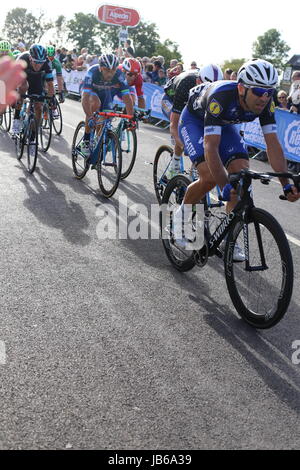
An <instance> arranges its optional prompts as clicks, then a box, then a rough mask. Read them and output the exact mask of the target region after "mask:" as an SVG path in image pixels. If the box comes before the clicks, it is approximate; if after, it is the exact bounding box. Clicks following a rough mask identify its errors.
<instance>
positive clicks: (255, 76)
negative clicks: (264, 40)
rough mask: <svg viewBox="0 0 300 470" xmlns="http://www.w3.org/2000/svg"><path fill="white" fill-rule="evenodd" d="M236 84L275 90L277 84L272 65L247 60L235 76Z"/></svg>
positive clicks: (265, 62) (275, 73)
mask: <svg viewBox="0 0 300 470" xmlns="http://www.w3.org/2000/svg"><path fill="white" fill-rule="evenodd" d="M237 80H238V82H241V83H244V84H245V85H250V86H262V87H268V88H275V87H276V85H277V82H278V73H277V70H276V69H275V67H274V65H272V64H271V63H270V62H267V61H266V60H263V59H252V60H248V62H246V63H245V64H244V65H242V67H241V68H240V70H239V71H238V74H237Z"/></svg>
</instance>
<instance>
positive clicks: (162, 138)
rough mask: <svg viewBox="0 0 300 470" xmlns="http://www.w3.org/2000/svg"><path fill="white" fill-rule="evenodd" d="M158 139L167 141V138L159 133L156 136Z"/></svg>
mask: <svg viewBox="0 0 300 470" xmlns="http://www.w3.org/2000/svg"><path fill="white" fill-rule="evenodd" d="M155 137H156V138H157V139H159V140H163V141H164V142H167V140H166V138H165V137H159V136H158V135H156V136H155Z"/></svg>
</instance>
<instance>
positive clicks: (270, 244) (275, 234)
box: [224, 208, 294, 329]
mask: <svg viewBox="0 0 300 470" xmlns="http://www.w3.org/2000/svg"><path fill="white" fill-rule="evenodd" d="M236 244H238V246H239V247H240V248H242V249H243V250H244V252H245V257H246V260H245V261H244V262H242V263H234V262H233V252H234V249H235V246H236ZM224 263H225V276H226V283H227V287H228V291H229V295H230V297H231V300H232V302H233V304H234V306H235V308H236V310H237V312H238V313H239V315H240V316H241V317H242V318H243V319H244V320H245V321H246V322H247V323H248V324H249V325H251V326H253V327H254V328H259V329H266V328H271V327H272V326H274V325H276V323H278V322H279V321H280V320H281V318H282V317H283V316H284V314H285V313H286V311H287V309H288V306H289V303H290V300H291V296H292V291H293V279H294V274H293V260H292V254H291V250H290V246H289V243H288V241H287V238H286V235H285V233H284V231H283V230H282V228H281V226H280V225H279V223H278V222H277V220H276V219H275V218H274V217H273V216H272V215H271V214H269V213H268V212H266V211H264V210H262V209H257V208H254V209H252V211H251V216H250V219H249V221H247V223H245V222H241V221H237V222H236V224H235V225H234V226H233V228H232V230H231V231H230V233H229V234H228V237H227V242H226V247H225V254H224Z"/></svg>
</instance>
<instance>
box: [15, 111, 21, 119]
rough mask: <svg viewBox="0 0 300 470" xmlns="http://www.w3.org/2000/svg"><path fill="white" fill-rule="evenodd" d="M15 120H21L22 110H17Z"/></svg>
mask: <svg viewBox="0 0 300 470" xmlns="http://www.w3.org/2000/svg"><path fill="white" fill-rule="evenodd" d="M14 119H20V110H19V109H15V116H14Z"/></svg>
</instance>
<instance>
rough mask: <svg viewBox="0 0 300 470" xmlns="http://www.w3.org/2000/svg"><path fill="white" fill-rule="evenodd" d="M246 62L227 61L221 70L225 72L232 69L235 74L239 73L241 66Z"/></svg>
mask: <svg viewBox="0 0 300 470" xmlns="http://www.w3.org/2000/svg"><path fill="white" fill-rule="evenodd" d="M245 62H246V59H230V60H225V62H223V64H222V65H221V69H222V70H223V72H224V71H225V70H226V69H231V70H233V71H235V72H238V70H239V69H240V68H241V66H242V65H243V64H244V63H245Z"/></svg>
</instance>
